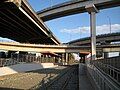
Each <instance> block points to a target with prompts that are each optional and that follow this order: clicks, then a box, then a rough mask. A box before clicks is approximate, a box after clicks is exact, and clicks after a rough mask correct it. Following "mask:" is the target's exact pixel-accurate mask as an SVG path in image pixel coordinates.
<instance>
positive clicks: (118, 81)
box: [86, 57, 120, 90]
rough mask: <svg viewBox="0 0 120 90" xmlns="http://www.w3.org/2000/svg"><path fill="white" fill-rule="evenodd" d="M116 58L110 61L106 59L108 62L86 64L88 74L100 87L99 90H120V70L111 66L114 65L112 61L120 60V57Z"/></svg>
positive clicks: (98, 61)
mask: <svg viewBox="0 0 120 90" xmlns="http://www.w3.org/2000/svg"><path fill="white" fill-rule="evenodd" d="M115 58H116V59H115ZM115 58H111V59H110V58H109V60H110V61H108V59H105V60H107V61H105V60H104V61H103V60H95V61H92V62H91V63H90V62H86V63H87V67H88V68H87V69H88V72H89V73H90V75H91V77H92V78H93V80H94V82H95V83H96V85H97V86H98V88H99V90H120V70H119V69H117V68H115V67H113V66H111V65H109V63H110V64H112V63H111V61H112V60H118V58H119V57H115ZM106 62H107V64H106ZM108 62H109V63H108ZM114 62H115V61H114Z"/></svg>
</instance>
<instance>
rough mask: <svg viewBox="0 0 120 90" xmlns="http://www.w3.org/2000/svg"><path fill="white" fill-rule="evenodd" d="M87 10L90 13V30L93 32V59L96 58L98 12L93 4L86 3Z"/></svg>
mask: <svg viewBox="0 0 120 90" xmlns="http://www.w3.org/2000/svg"><path fill="white" fill-rule="evenodd" d="M85 8H86V10H87V11H88V13H89V14H90V32H91V60H95V59H96V13H97V12H98V10H97V8H96V7H95V6H94V5H93V4H92V5H91V4H90V5H86V7H85Z"/></svg>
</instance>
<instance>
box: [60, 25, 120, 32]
mask: <svg viewBox="0 0 120 90" xmlns="http://www.w3.org/2000/svg"><path fill="white" fill-rule="evenodd" d="M96 31H97V34H105V33H110V25H106V24H104V25H101V26H97V27H96ZM61 32H62V33H71V34H77V33H81V34H85V33H86V34H88V33H90V27H85V26H84V27H77V28H74V29H63V30H61ZM111 32H120V24H112V25H111Z"/></svg>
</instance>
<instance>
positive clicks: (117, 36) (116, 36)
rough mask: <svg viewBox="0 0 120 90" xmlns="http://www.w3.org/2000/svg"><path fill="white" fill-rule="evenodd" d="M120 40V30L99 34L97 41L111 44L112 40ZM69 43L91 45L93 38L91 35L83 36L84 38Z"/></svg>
mask: <svg viewBox="0 0 120 90" xmlns="http://www.w3.org/2000/svg"><path fill="white" fill-rule="evenodd" d="M116 41H120V32H118V33H111V34H110V33H109V34H102V35H97V36H96V43H100V44H110V42H116ZM68 43H69V44H72V45H78V46H79V45H90V43H91V40H90V37H86V38H82V39H77V40H73V41H70V42H68Z"/></svg>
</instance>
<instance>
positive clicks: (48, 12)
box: [37, 0, 120, 21]
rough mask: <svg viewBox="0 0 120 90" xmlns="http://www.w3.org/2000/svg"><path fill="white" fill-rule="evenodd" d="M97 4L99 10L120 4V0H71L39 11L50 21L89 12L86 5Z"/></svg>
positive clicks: (40, 15) (39, 14)
mask: <svg viewBox="0 0 120 90" xmlns="http://www.w3.org/2000/svg"><path fill="white" fill-rule="evenodd" d="M88 4H95V6H96V7H97V9H98V10H100V9H105V8H111V7H117V6H120V0H71V1H68V2H65V3H61V4H58V5H55V6H52V7H49V8H46V9H43V10H41V11H38V12H37V15H38V16H39V17H40V18H41V19H42V20H43V21H48V20H51V19H55V18H60V17H63V16H68V15H72V14H77V13H84V12H87V10H86V9H85V6H86V5H88Z"/></svg>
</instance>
